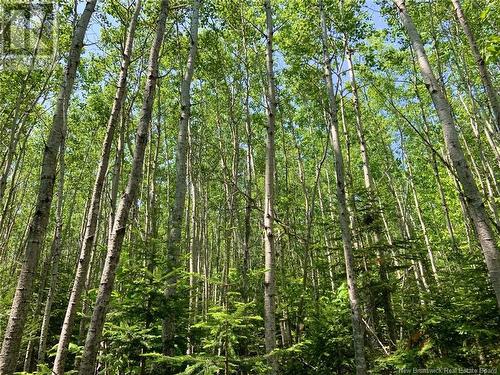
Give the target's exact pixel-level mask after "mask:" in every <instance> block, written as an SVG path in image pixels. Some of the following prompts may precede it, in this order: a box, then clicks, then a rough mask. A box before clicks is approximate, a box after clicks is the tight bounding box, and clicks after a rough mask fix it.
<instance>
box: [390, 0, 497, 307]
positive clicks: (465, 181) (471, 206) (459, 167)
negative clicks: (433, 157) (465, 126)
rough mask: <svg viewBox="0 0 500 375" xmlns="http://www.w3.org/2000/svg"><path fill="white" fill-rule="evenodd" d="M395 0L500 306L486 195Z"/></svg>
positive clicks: (419, 45)
mask: <svg viewBox="0 0 500 375" xmlns="http://www.w3.org/2000/svg"><path fill="white" fill-rule="evenodd" d="M394 3H395V5H396V7H397V9H398V11H399V16H400V18H401V21H402V23H403V26H404V27H405V28H406V31H407V33H408V36H409V38H410V41H411V44H412V46H413V49H414V51H415V53H416V57H417V61H418V64H419V66H420V72H421V74H422V77H423V80H424V82H425V85H426V87H427V89H428V91H429V94H430V95H431V98H432V101H433V103H434V107H435V109H436V112H437V114H438V117H439V119H440V121H441V124H442V127H443V134H444V141H445V146H446V148H447V151H448V154H449V156H450V159H451V162H452V165H453V168H454V169H455V171H456V173H457V177H458V180H459V182H460V185H461V186H462V189H463V192H464V195H465V198H466V204H467V208H468V210H469V213H470V216H471V219H472V222H473V223H474V227H475V229H476V233H477V236H478V240H479V243H480V245H481V249H482V252H483V255H484V258H485V261H486V266H487V268H488V273H489V276H490V280H491V283H492V286H493V290H494V292H495V295H496V299H497V305H498V308H499V309H500V256H499V252H498V249H497V246H496V244H495V237H494V235H493V231H492V229H491V226H490V223H489V218H488V215H487V214H486V210H485V207H484V203H483V199H482V197H481V194H480V193H479V190H478V188H477V185H476V183H475V181H474V178H473V176H472V173H471V171H470V168H469V166H468V164H467V162H466V160H465V156H464V152H463V150H462V146H461V145H460V141H459V137H458V132H457V130H456V128H455V120H454V119H453V114H452V109H451V106H450V103H449V102H448V100H447V99H446V97H445V96H444V93H443V91H442V90H441V87H440V86H439V83H438V81H437V79H436V77H435V75H434V73H433V71H432V68H431V66H430V63H429V60H428V58H427V54H426V52H425V50H424V46H423V43H422V40H421V38H420V35H419V34H418V31H417V29H416V28H415V25H414V24H413V20H412V19H411V17H410V15H409V14H408V12H407V9H406V5H405V1H404V0H394Z"/></svg>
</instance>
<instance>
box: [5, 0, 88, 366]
mask: <svg viewBox="0 0 500 375" xmlns="http://www.w3.org/2000/svg"><path fill="white" fill-rule="evenodd" d="M96 2H97V0H88V1H87V4H86V6H85V9H84V11H83V13H82V15H81V16H80V19H79V20H78V23H77V25H76V28H75V31H74V34H73V37H72V40H71V47H70V52H69V56H68V62H67V65H66V70H65V73H64V80H63V82H62V84H61V87H60V90H59V95H58V98H57V103H56V109H55V112H54V118H53V122H52V127H51V129H50V133H49V136H48V139H47V142H46V144H45V150H44V153H43V160H42V168H41V173H40V184H39V187H38V195H37V203H36V207H35V211H34V214H33V216H32V218H31V222H30V227H29V231H28V236H27V241H26V248H25V257H24V262H23V266H22V269H21V273H20V275H19V279H18V283H17V287H16V292H15V295H14V300H13V302H12V308H11V311H10V316H9V321H8V323H7V328H6V330H5V335H4V339H3V343H2V350H1V352H0V374H2V375H8V374H11V373H12V372H14V370H15V367H16V363H17V358H18V355H19V346H20V344H21V339H22V335H23V330H24V323H25V322H26V315H27V312H28V305H29V302H30V299H31V294H32V288H33V279H34V278H35V270H36V267H37V263H38V257H39V254H40V248H41V245H42V242H43V240H44V237H45V234H46V231H47V225H48V222H49V216H50V208H51V205H52V198H53V194H54V183H55V178H56V169H57V155H58V151H59V149H60V146H61V142H62V139H63V137H64V136H65V127H64V119H65V116H66V112H67V109H68V103H69V99H70V96H71V92H72V90H73V83H74V81H75V77H76V69H77V67H78V64H79V62H80V54H81V51H82V48H83V40H84V37H85V33H86V31H87V27H88V24H89V21H90V17H91V16H92V13H93V12H94V9H95V5H96Z"/></svg>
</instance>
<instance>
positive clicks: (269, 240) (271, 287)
mask: <svg viewBox="0 0 500 375" xmlns="http://www.w3.org/2000/svg"><path fill="white" fill-rule="evenodd" d="M264 8H265V12H266V29H267V32H266V37H267V44H266V71H267V94H266V101H267V106H266V111H267V139H266V170H265V176H264V268H265V271H264V328H265V347H266V353H267V354H268V355H269V354H270V353H271V352H272V351H273V350H274V349H275V348H276V317H275V310H276V277H275V250H274V233H273V225H274V173H275V170H276V160H275V153H276V152H275V146H274V133H275V126H276V114H277V112H276V107H277V105H276V82H275V78H274V66H273V34H274V30H273V16H272V9H271V1H270V0H266V1H265V2H264ZM268 363H269V365H270V366H271V369H270V370H269V372H268V373H269V374H277V372H278V360H277V358H276V356H275V355H269V357H268Z"/></svg>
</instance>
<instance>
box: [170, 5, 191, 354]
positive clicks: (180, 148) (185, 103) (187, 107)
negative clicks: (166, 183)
mask: <svg viewBox="0 0 500 375" xmlns="http://www.w3.org/2000/svg"><path fill="white" fill-rule="evenodd" d="M199 8H200V1H199V0H193V5H192V9H191V12H192V13H191V26H190V30H189V54H188V59H187V65H186V70H185V72H184V77H183V78H182V82H181V92H180V95H181V97H180V104H181V114H180V119H179V130H178V134H177V146H176V153H175V168H176V174H175V199H174V204H173V206H172V209H171V211H170V217H169V233H168V239H167V267H166V271H167V274H168V275H169V277H168V279H167V286H166V288H165V297H166V298H167V299H174V297H175V296H176V290H177V288H176V283H177V280H178V274H177V268H178V267H179V266H180V261H181V248H180V246H181V233H182V222H183V217H184V215H185V212H184V206H185V200H186V189H187V182H186V160H187V136H188V124H189V121H190V119H191V82H192V80H193V74H194V69H195V66H196V57H197V54H198V22H199V21H198V20H199ZM175 316H176V312H175V311H173V310H172V311H170V312H169V313H168V314H167V317H166V318H165V319H164V320H163V328H162V340H163V353H164V354H167V355H173V354H174V342H173V338H174V336H175V322H176V320H175Z"/></svg>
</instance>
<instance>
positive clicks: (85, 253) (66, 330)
mask: <svg viewBox="0 0 500 375" xmlns="http://www.w3.org/2000/svg"><path fill="white" fill-rule="evenodd" d="M140 9H141V0H137V2H136V5H135V9H134V13H133V16H132V19H131V20H130V25H129V28H128V31H127V40H126V43H125V49H124V51H123V59H122V63H121V68H120V76H119V78H118V82H117V88H116V93H115V97H114V100H113V107H112V110H111V113H110V116H109V119H108V125H107V129H106V134H105V136H104V140H103V144H102V151H101V159H100V162H99V166H98V169H97V176H96V179H95V182H94V187H93V191H92V198H91V202H90V208H89V211H88V213H87V215H86V216H85V218H86V219H85V220H86V226H85V232H84V236H83V241H82V245H81V249H80V256H79V260H78V265H77V269H76V274H75V280H74V282H73V287H72V289H71V294H70V297H69V302H68V307H67V309H66V314H65V316H64V321H63V325H62V328H61V334H60V336H59V343H58V346H57V353H56V358H55V360H54V366H53V369H52V371H53V372H54V373H55V374H56V375H62V374H64V364H65V359H66V355H67V350H68V345H69V341H70V339H71V333H72V331H73V324H74V320H75V316H76V311H77V306H78V303H79V302H80V298H81V295H82V291H83V288H84V286H85V279H86V276H87V272H88V267H89V262H90V254H91V252H92V246H93V244H94V239H95V234H96V228H97V220H98V217H99V208H100V204H101V197H102V190H103V185H104V180H105V178H106V173H107V171H108V165H109V158H110V154H111V146H112V144H113V137H114V133H115V128H116V126H117V124H118V121H119V117H120V111H121V109H122V106H123V101H124V97H125V91H126V88H127V76H128V68H129V66H130V60H131V55H132V46H133V41H134V34H135V28H136V25H137V19H138V17H139V13H140Z"/></svg>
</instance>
